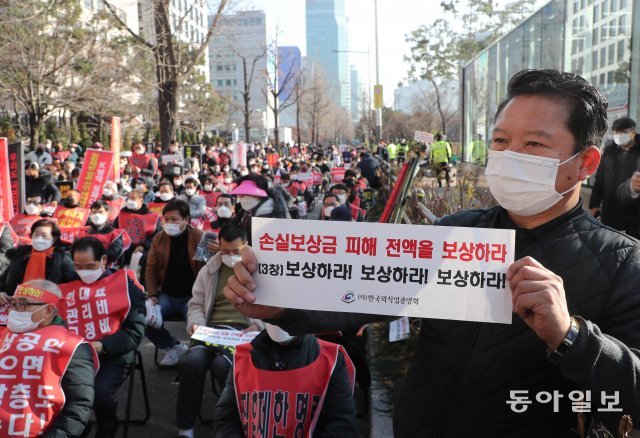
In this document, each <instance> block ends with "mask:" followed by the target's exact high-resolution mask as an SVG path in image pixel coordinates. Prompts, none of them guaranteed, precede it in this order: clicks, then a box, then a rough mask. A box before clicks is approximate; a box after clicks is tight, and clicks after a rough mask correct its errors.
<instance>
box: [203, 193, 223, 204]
mask: <svg viewBox="0 0 640 438" xmlns="http://www.w3.org/2000/svg"><path fill="white" fill-rule="evenodd" d="M200 194H201V195H202V197H203V198H204V200H205V202H206V203H207V207H209V208H215V207H216V202H218V197H219V196H220V195H222V192H201V193H200Z"/></svg>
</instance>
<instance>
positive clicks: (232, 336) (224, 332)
mask: <svg viewBox="0 0 640 438" xmlns="http://www.w3.org/2000/svg"><path fill="white" fill-rule="evenodd" d="M259 333H260V332H255V331H254V332H243V331H241V330H228V329H219V328H213V327H207V326H204V325H201V326H198V328H197V329H196V331H195V332H194V333H193V336H191V339H193V340H196V341H200V342H204V343H205V344H212V345H226V346H229V347H235V346H236V345H238V344H246V343H247V342H251V341H252V340H253V338H255V337H256V336H258V334H259Z"/></svg>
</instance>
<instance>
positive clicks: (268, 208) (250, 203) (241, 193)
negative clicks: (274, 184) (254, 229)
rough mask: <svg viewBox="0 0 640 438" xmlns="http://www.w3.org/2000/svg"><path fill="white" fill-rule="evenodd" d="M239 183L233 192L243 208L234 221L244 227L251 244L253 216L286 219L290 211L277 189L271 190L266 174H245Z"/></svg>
mask: <svg viewBox="0 0 640 438" xmlns="http://www.w3.org/2000/svg"><path fill="white" fill-rule="evenodd" d="M238 183H239V184H238V187H236V188H235V189H234V190H233V191H232V192H231V194H232V195H236V196H237V197H238V203H239V204H240V206H241V207H242V210H241V211H239V212H237V213H236V216H235V218H234V220H233V222H234V223H235V224H237V225H240V226H241V227H242V228H244V230H245V232H246V233H247V238H248V240H249V244H251V218H252V217H273V218H281V219H284V218H287V217H288V213H289V212H288V208H287V205H286V203H285V201H284V198H283V197H282V195H280V193H278V192H277V191H275V190H269V185H268V183H267V180H266V178H265V177H264V176H262V175H258V174H255V173H254V174H250V175H245V176H243V177H242V178H240V179H239V180H238ZM267 192H268V193H267Z"/></svg>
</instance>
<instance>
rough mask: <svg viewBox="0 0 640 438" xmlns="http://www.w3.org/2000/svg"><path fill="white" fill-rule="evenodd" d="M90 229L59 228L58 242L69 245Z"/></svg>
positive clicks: (86, 227)
mask: <svg viewBox="0 0 640 438" xmlns="http://www.w3.org/2000/svg"><path fill="white" fill-rule="evenodd" d="M89 228H91V227H89V226H86V225H85V226H82V227H60V240H61V241H62V242H64V243H68V244H71V243H73V241H74V240H76V239H79V238H80V237H81V235H82V234H83V233H86V232H87V230H88V229H89Z"/></svg>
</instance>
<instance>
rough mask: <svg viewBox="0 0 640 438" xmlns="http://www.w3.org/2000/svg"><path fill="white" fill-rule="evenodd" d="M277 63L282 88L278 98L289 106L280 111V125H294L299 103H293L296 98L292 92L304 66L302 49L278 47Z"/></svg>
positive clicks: (281, 102)
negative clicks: (296, 108) (296, 107)
mask: <svg viewBox="0 0 640 438" xmlns="http://www.w3.org/2000/svg"><path fill="white" fill-rule="evenodd" d="M277 65H278V89H279V90H282V91H281V93H280V96H279V99H278V100H279V101H280V104H281V105H285V106H288V107H287V108H285V109H284V111H282V112H281V113H280V117H279V122H280V123H279V124H280V126H294V125H295V123H296V119H295V113H296V111H295V106H296V105H297V103H292V102H294V100H295V96H292V93H294V92H295V87H296V83H297V79H298V74H299V73H300V70H301V68H302V57H301V54H300V49H299V48H298V47H296V46H281V47H278V62H277ZM283 88H284V89H283Z"/></svg>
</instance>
